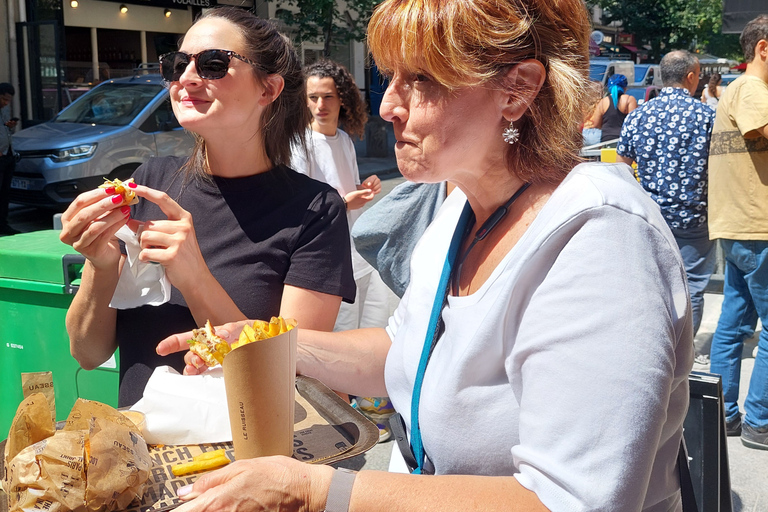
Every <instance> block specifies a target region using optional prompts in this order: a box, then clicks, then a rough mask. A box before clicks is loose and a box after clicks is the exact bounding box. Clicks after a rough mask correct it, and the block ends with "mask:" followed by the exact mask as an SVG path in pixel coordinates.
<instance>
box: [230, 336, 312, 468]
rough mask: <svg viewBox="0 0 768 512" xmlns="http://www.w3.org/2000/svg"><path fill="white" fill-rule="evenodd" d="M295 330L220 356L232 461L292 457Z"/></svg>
mask: <svg viewBox="0 0 768 512" xmlns="http://www.w3.org/2000/svg"><path fill="white" fill-rule="evenodd" d="M297 332H298V329H297V328H293V329H291V330H290V331H288V332H286V333H283V334H280V335H278V336H275V337H273V338H268V339H266V340H260V341H254V342H252V343H248V344H247V345H243V346H241V347H238V348H236V349H234V350H232V352H230V353H229V354H227V356H226V357H225V358H224V363H223V364H222V366H223V368H224V386H225V388H226V392H227V407H228V409H229V421H230V425H231V427H232V440H233V444H234V447H235V458H236V459H238V460H239V459H249V458H253V457H263V456H267V455H285V456H287V457H290V456H291V455H292V454H293V418H294V404H295V393H296V387H295V380H296V336H297Z"/></svg>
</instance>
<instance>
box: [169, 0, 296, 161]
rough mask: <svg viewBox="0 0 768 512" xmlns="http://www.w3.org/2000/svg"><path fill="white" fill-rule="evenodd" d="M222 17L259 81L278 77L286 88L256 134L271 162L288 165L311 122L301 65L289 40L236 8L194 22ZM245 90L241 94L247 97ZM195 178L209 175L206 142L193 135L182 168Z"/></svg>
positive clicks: (222, 9) (218, 10)
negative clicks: (241, 44)
mask: <svg viewBox="0 0 768 512" xmlns="http://www.w3.org/2000/svg"><path fill="white" fill-rule="evenodd" d="M207 18H221V19H224V20H227V21H229V22H230V23H232V24H234V25H236V26H237V27H238V29H239V30H240V33H241V34H242V35H243V38H244V39H245V48H244V49H243V54H244V56H245V57H248V58H249V59H251V60H252V61H253V62H255V63H256V65H255V66H253V67H252V68H253V72H254V73H255V74H256V77H257V78H258V79H260V80H262V81H263V80H264V79H265V78H266V77H267V76H268V75H280V76H281V77H283V81H284V82H285V85H284V87H283V91H282V92H281V93H280V95H279V96H278V97H277V98H276V99H275V101H273V102H272V103H270V104H269V106H268V107H267V108H266V109H265V111H264V113H263V115H262V116H261V121H260V126H259V135H260V138H261V143H262V144H263V145H264V151H265V153H266V155H267V158H268V159H269V161H270V163H271V164H272V165H273V166H274V167H276V166H278V165H283V164H285V165H288V164H289V163H290V161H291V144H297V145H299V146H300V147H301V146H303V145H304V132H305V130H306V127H307V125H308V124H309V122H310V114H309V112H308V111H307V99H306V88H305V85H304V75H303V73H302V71H301V62H300V61H299V57H298V55H297V54H296V51H295V50H294V48H293V46H292V45H291V42H290V40H289V39H288V38H287V37H286V36H285V35H283V34H281V33H280V32H279V31H278V30H277V28H276V27H275V25H274V24H273V23H272V22H270V21H268V20H264V19H262V18H258V17H256V16H255V15H254V14H253V13H251V12H249V11H246V10H244V9H240V8H237V7H217V8H215V9H211V10H210V11H208V12H206V13H205V14H203V15H202V16H200V17H198V18H197V20H195V23H197V22H199V21H200V20H203V19H207ZM247 93H248V91H243V94H247ZM182 169H183V170H184V171H185V172H187V173H192V174H194V175H197V176H201V175H202V176H207V175H209V172H208V167H207V163H206V158H205V140H204V139H203V138H202V137H200V136H199V135H197V134H195V147H194V149H193V150H192V155H191V156H190V158H189V160H188V161H187V163H186V164H185V165H184V167H183V168H182Z"/></svg>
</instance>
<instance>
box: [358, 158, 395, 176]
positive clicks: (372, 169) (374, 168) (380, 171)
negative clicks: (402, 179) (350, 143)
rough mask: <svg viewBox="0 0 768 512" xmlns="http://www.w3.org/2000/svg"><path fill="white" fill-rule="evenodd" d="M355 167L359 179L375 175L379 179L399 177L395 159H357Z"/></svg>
mask: <svg viewBox="0 0 768 512" xmlns="http://www.w3.org/2000/svg"><path fill="white" fill-rule="evenodd" d="M357 167H358V169H359V171H360V179H361V180H364V179H365V178H367V177H368V176H370V175H372V174H375V175H376V176H378V177H379V179H382V180H383V179H388V178H392V177H395V176H399V175H400V170H399V169H398V168H397V160H396V159H395V157H387V158H367V157H360V156H359V157H357Z"/></svg>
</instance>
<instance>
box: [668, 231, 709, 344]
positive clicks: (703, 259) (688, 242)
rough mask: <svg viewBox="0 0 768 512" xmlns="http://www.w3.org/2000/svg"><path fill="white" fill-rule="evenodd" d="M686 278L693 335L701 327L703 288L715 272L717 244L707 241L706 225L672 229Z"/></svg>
mask: <svg viewBox="0 0 768 512" xmlns="http://www.w3.org/2000/svg"><path fill="white" fill-rule="evenodd" d="M672 234H673V235H674V237H675V241H676V242H677V246H678V247H679V248H680V254H681V255H682V257H683V264H684V265H685V274H686V276H687V277H688V292H689V293H690V294H691V309H692V310H693V334H696V333H697V332H698V330H699V326H700V325H701V317H702V314H703V313H704V288H706V287H707V284H708V283H709V278H710V277H712V272H714V271H715V264H716V263H717V262H716V259H715V247H716V246H717V243H716V242H715V241H714V240H710V239H709V229H707V224H706V223H705V224H703V225H701V226H698V227H694V228H688V229H672Z"/></svg>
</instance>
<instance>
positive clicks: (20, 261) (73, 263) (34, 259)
mask: <svg viewBox="0 0 768 512" xmlns="http://www.w3.org/2000/svg"><path fill="white" fill-rule="evenodd" d="M59 233H61V231H57V230H52V229H49V230H44V231H33V232H31V233H21V234H19V235H13V236H5V237H0V279H2V280H3V281H6V282H7V281H8V280H18V281H34V282H39V283H52V284H62V285H63V284H65V283H66V281H67V279H68V280H69V281H70V282H71V281H73V280H75V279H77V278H79V277H80V275H79V274H80V272H81V269H82V261H83V258H82V256H80V255H79V254H78V253H77V251H75V250H74V249H73V248H72V247H70V246H69V245H67V244H65V243H63V242H61V241H60V240H59ZM66 255H75V256H69V257H67V258H65V256H66ZM65 260H67V264H66V268H65ZM65 274H68V276H65ZM0 293H1V292H0Z"/></svg>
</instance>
